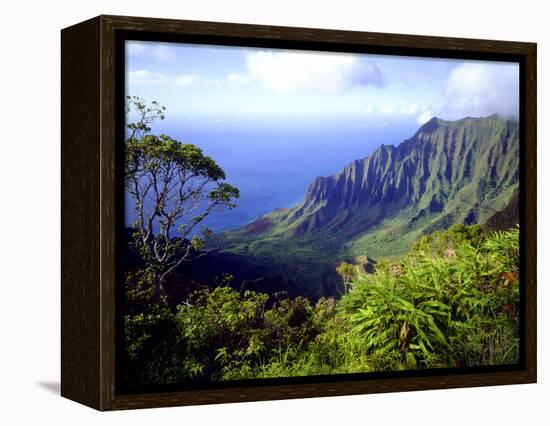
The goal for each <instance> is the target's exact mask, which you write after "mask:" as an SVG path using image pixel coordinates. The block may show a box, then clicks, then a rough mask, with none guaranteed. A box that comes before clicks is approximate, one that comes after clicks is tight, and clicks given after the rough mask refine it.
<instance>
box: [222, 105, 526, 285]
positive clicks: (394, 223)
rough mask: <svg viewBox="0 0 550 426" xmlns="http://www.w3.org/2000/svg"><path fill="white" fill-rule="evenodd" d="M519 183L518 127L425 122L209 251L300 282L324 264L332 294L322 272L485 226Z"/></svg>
mask: <svg viewBox="0 0 550 426" xmlns="http://www.w3.org/2000/svg"><path fill="white" fill-rule="evenodd" d="M518 182H519V126H518V122H517V121H515V120H507V119H505V118H502V117H500V116H497V115H493V116H489V117H485V118H464V119H462V120H458V121H444V120H441V119H438V118H433V119H431V120H430V121H429V122H427V123H426V124H424V125H423V126H422V127H421V128H420V129H419V130H418V131H417V132H416V134H415V135H414V136H413V137H411V138H410V139H407V140H405V141H404V142H402V143H401V144H399V145H398V146H393V145H382V146H380V147H379V148H378V149H376V150H375V151H374V152H373V153H372V155H370V156H368V157H366V158H364V159H360V160H355V161H353V162H352V163H350V164H348V165H347V166H345V167H344V169H343V170H342V171H341V172H340V173H338V174H335V175H332V176H328V177H318V178H316V179H315V180H314V181H313V182H312V183H311V184H310V186H309V188H308V190H307V192H306V195H305V197H304V199H303V201H302V202H301V203H300V204H299V205H298V206H296V207H294V208H291V209H278V210H275V211H273V212H272V213H269V214H267V215H264V216H262V217H260V218H258V219H257V220H256V221H254V222H252V223H251V224H249V225H248V226H246V227H244V228H241V229H238V230H235V231H231V232H227V233H225V234H222V235H221V236H218V237H217V238H215V239H214V242H213V246H215V247H217V248H220V249H222V250H226V251H232V252H236V253H246V254H248V255H253V256H254V257H256V258H258V259H260V260H263V262H266V263H269V264H271V265H273V267H274V268H275V269H278V270H279V271H287V272H288V271H289V270H290V271H291V272H289V273H292V274H295V275H294V276H298V279H299V280H300V281H303V280H304V278H305V280H306V281H312V279H311V276H312V275H315V276H316V277H315V279H317V278H319V273H321V272H320V271H325V269H324V268H323V267H321V266H319V265H321V264H324V263H326V262H328V263H329V265H328V266H327V268H328V269H327V270H326V271H325V272H326V273H325V275H327V274H328V276H324V278H322V280H323V281H325V284H328V285H329V287H331V285H330V283H326V279H330V280H333V279H334V274H330V273H329V272H328V271H329V270H330V268H333V266H334V264H335V263H337V262H338V261H339V260H342V259H352V260H353V259H354V258H356V257H357V256H363V257H364V256H368V257H371V258H375V259H380V258H385V257H393V256H397V255H400V254H403V253H405V252H406V251H407V250H408V248H409V244H410V242H411V241H413V240H414V239H416V238H417V237H418V236H419V235H420V234H423V233H429V232H433V231H434V230H438V229H445V228H448V227H449V226H451V225H452V224H455V223H465V224H471V223H481V224H483V223H485V222H486V221H487V220H488V219H489V218H491V217H493V216H494V215H495V213H497V212H499V211H502V210H504V209H505V208H506V207H507V206H508V205H509V204H510V203H511V201H512V199H513V197H514V196H515V194H517V190H518ZM297 262H299V263H301V264H302V266H301V267H300V268H299V269H300V270H297V269H296V266H295V265H294V264H295V263H297ZM304 264H305V265H306V266H305V267H304ZM307 265H311V266H310V267H308V266H307ZM314 265H317V270H313V269H312V268H314ZM296 274H297V275H296ZM304 274H305V275H304ZM308 274H309V275H308ZM304 284H305V283H304ZM310 285H311V283H308V284H306V286H307V287H309V286H310Z"/></svg>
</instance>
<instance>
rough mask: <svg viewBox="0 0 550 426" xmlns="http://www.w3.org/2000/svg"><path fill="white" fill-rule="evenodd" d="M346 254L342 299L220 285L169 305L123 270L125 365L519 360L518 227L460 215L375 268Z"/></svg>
mask: <svg viewBox="0 0 550 426" xmlns="http://www.w3.org/2000/svg"><path fill="white" fill-rule="evenodd" d="M344 266H346V267H347V269H346V271H345V272H346V274H345V275H346V276H345V277H343V278H344V279H345V280H347V282H346V285H345V294H343V296H342V297H341V298H340V299H339V300H338V301H336V300H334V299H332V298H329V299H325V298H322V299H320V300H319V301H318V302H317V303H316V304H315V305H313V304H312V303H311V302H310V301H309V300H308V299H307V298H304V297H296V298H294V299H289V298H286V299H279V300H277V301H275V303H273V304H268V299H269V297H268V295H265V294H261V293H254V292H250V291H247V292H245V293H244V294H242V295H240V294H239V293H238V292H236V291H234V290H232V289H231V288H229V287H219V288H216V289H213V290H209V289H205V290H201V291H198V292H194V293H192V295H191V296H190V298H189V300H188V301H187V302H186V303H184V304H181V305H180V306H178V307H177V310H176V311H175V312H173V311H171V310H169V309H168V308H166V307H163V306H162V305H159V304H154V303H152V302H151V301H150V298H151V291H150V288H148V286H147V282H148V280H149V279H150V277H148V275H147V274H146V273H142V274H134V275H129V276H128V280H127V293H126V297H127V299H128V300H131V301H133V305H132V303H131V304H130V305H132V307H131V308H128V310H127V313H126V315H125V317H124V321H125V322H124V330H125V356H126V359H127V361H128V363H127V366H126V367H127V368H126V370H127V373H128V374H127V376H128V377H135V378H134V379H133V380H134V384H135V385H136V386H138V385H143V384H155V383H157V384H158V383H175V382H178V381H183V380H186V381H188V380H195V381H201V380H203V381H219V380H235V379H251V378H268V377H289V376H299V375H314V374H335V373H354V372H369V371H388V370H403V369H426V368H445V367H468V366H485V365H500V364H512V363H516V362H517V361H518V359H519V316H520V315H519V231H518V229H512V230H509V231H507V232H497V233H493V234H491V235H489V236H487V235H486V234H484V233H483V230H482V229H481V228H480V227H479V226H475V225H474V226H464V225H458V226H454V227H452V228H451V229H449V230H448V231H444V232H437V233H435V234H433V235H430V236H425V237H423V238H421V239H420V240H419V241H417V242H416V243H415V244H414V246H413V247H412V249H411V251H410V253H409V255H408V256H406V257H405V258H403V259H402V260H401V261H399V262H393V263H389V262H385V263H379V264H378V265H377V269H376V271H375V272H374V273H372V274H368V273H361V272H359V271H360V270H359V268H355V269H354V270H353V274H352V273H351V271H352V268H349V267H348V266H349V265H347V264H346V265H344ZM339 268H340V269H342V265H340V266H339ZM348 269H349V271H348ZM339 272H340V274H341V275H342V271H339ZM348 272H349V273H348ZM148 300H149V301H150V302H149V303H148ZM268 305H270V307H269V308H268ZM136 306H137V308H136ZM132 375H134V376H132Z"/></svg>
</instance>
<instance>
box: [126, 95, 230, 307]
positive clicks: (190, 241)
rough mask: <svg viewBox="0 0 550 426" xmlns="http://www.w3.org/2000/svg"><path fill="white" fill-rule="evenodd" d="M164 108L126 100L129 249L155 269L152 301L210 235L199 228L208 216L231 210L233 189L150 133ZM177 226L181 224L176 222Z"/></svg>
mask: <svg viewBox="0 0 550 426" xmlns="http://www.w3.org/2000/svg"><path fill="white" fill-rule="evenodd" d="M164 111H165V108H164V107H161V106H159V105H158V103H157V102H156V101H153V102H151V104H147V103H146V102H145V101H144V100H142V99H140V98H138V97H136V96H128V97H127V110H126V114H127V118H128V120H131V119H132V117H136V121H135V122H130V123H129V124H127V129H128V134H127V139H126V145H125V153H126V158H125V183H126V190H127V193H128V194H129V195H130V196H131V197H132V199H133V202H134V203H133V204H134V210H135V217H136V221H135V223H134V224H133V228H134V230H135V231H134V234H133V241H132V243H133V246H134V249H135V251H136V252H137V253H139V254H140V256H141V257H142V259H143V260H144V262H145V263H146V264H147V266H148V268H150V269H154V270H155V279H154V289H155V297H156V299H157V301H162V300H163V299H164V298H165V296H166V294H165V291H164V281H165V278H166V276H167V275H168V274H170V273H171V272H172V271H174V270H175V269H176V268H177V267H178V266H179V265H180V264H181V263H182V262H183V261H184V260H188V259H190V258H192V257H193V255H194V254H196V253H197V252H198V251H199V250H200V249H201V247H202V245H203V244H204V242H205V241H206V240H207V239H208V237H210V235H211V231H210V230H209V229H208V228H204V227H202V225H201V224H202V222H203V220H204V219H205V218H206V217H208V216H209V215H210V214H212V213H215V212H218V211H221V210H223V209H231V208H233V207H235V204H234V203H233V200H234V199H236V198H238V197H239V190H238V189H237V188H235V187H233V186H231V185H229V184H228V183H225V182H222V180H223V179H225V173H224V171H223V170H222V168H221V167H220V166H219V165H218V164H216V162H215V161H214V160H213V159H212V158H210V157H208V156H206V155H204V153H203V151H202V150H201V149H200V148H199V147H197V146H195V145H192V144H184V143H182V142H180V141H177V140H175V139H173V138H171V137H170V136H168V135H164V134H161V135H158V136H157V135H153V134H151V133H150V132H151V127H150V125H151V123H152V122H153V121H154V120H155V119H158V118H159V119H161V120H162V119H164ZM182 222H183V224H182Z"/></svg>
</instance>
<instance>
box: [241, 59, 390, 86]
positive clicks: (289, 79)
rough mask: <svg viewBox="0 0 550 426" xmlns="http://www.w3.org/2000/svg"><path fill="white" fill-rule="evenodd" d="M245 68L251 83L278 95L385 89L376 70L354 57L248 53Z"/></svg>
mask: <svg viewBox="0 0 550 426" xmlns="http://www.w3.org/2000/svg"><path fill="white" fill-rule="evenodd" d="M246 64H247V67H248V70H249V73H250V76H251V77H252V78H253V79H256V80H258V81H260V82H261V83H262V84H263V85H264V86H265V87H266V88H267V89H269V90H271V91H273V92H275V93H278V94H289V93H296V92H301V91H308V92H321V93H330V94H333V93H341V92H344V91H346V90H348V89H350V88H352V87H354V86H369V85H370V86H375V87H383V86H384V79H383V76H382V73H381V71H380V69H379V68H378V66H377V65H376V64H375V63H373V62H368V61H365V60H364V59H362V58H360V57H358V56H354V55H347V54H334V53H303V52H273V51H265V50H262V51H259V52H254V53H248V54H247V56H246Z"/></svg>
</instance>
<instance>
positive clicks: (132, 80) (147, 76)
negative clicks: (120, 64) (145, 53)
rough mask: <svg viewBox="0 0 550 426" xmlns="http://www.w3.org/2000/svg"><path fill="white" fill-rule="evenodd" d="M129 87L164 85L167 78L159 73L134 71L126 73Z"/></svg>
mask: <svg viewBox="0 0 550 426" xmlns="http://www.w3.org/2000/svg"><path fill="white" fill-rule="evenodd" d="M127 77H128V84H129V85H139V86H142V85H152V86H155V85H159V84H164V83H166V80H167V77H166V75H165V74H162V73H159V72H152V71H148V70H135V71H129V72H128V73H127Z"/></svg>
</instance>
